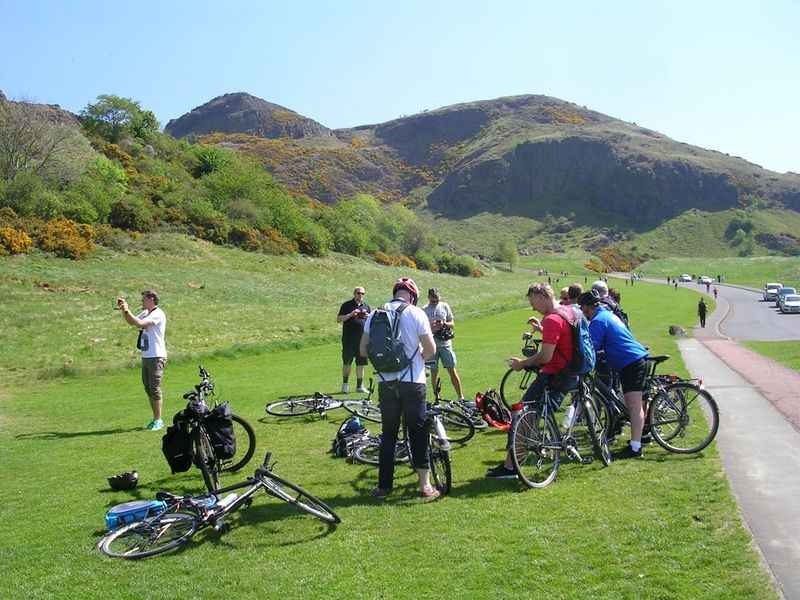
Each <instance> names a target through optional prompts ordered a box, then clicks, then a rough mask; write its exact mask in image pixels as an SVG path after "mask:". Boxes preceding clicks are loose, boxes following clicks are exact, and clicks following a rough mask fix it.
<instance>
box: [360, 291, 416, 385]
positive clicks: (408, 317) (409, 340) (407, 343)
mask: <svg viewBox="0 0 800 600" xmlns="http://www.w3.org/2000/svg"><path fill="white" fill-rule="evenodd" d="M401 302H402V301H401V300H392V301H391V302H387V303H386V304H384V305H383V308H384V309H391V308H397V307H398V306H400V304H401ZM374 314H375V313H374V312H372V313H370V315H369V317H367V321H366V322H365V323H364V333H367V334H368V333H369V327H370V325H371V324H372V317H373V315H374ZM399 328H400V338H401V339H402V340H403V347H404V348H405V351H406V356H411V355H412V354H413V355H414V358H413V359H412V360H411V367H410V368H407V369H405V370H404V371H398V372H394V373H381V374H380V376H379V379H380V380H381V381H395V380H396V379H398V378H399V379H400V381H409V382H413V383H425V361H424V360H423V358H422V346H421V345H420V343H419V338H421V337H422V336H424V335H430V334H431V324H430V322H429V321H428V316H427V315H426V314H425V312H424V311H423V310H422V309H421V308H419V307H417V306H414V305H413V304H409V305H408V306H407V307H406V308H405V309H404V310H403V313H402V314H401V315H400V325H399ZM415 351H416V354H415V353H414V352H415ZM381 377H382V379H381Z"/></svg>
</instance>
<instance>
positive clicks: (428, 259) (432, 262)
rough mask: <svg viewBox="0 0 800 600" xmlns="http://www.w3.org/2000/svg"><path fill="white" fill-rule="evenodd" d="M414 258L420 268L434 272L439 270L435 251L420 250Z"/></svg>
mask: <svg viewBox="0 0 800 600" xmlns="http://www.w3.org/2000/svg"><path fill="white" fill-rule="evenodd" d="M414 260H415V261H416V263H417V267H418V268H420V269H424V270H426V271H434V272H435V271H438V270H439V265H438V264H437V263H436V259H435V258H434V257H433V253H431V252H428V251H427V250H420V251H419V252H417V253H416V254H415V255H414Z"/></svg>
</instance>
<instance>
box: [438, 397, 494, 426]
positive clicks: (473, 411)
mask: <svg viewBox="0 0 800 600" xmlns="http://www.w3.org/2000/svg"><path fill="white" fill-rule="evenodd" d="M462 402H463V400H456V401H452V402H448V403H447V404H445V408H448V409H450V410H454V411H455V412H458V413H461V414H462V415H464V416H465V417H467V418H468V419H469V420H470V422H471V423H472V426H473V427H474V428H475V429H486V428H487V427H488V426H489V424H488V423H487V422H486V421H484V420H483V417H482V416H481V413H480V411H479V410H478V409H477V408H472V407H471V406H464V404H462Z"/></svg>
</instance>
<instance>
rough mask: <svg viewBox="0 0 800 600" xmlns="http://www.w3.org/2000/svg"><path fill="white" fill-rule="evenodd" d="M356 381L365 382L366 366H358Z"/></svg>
mask: <svg viewBox="0 0 800 600" xmlns="http://www.w3.org/2000/svg"><path fill="white" fill-rule="evenodd" d="M356 379H358V380H359V381H363V380H364V365H356Z"/></svg>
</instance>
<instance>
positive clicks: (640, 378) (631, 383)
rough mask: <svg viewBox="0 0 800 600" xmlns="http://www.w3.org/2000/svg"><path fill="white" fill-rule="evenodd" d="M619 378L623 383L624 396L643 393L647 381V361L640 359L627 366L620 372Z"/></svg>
mask: <svg viewBox="0 0 800 600" xmlns="http://www.w3.org/2000/svg"><path fill="white" fill-rule="evenodd" d="M619 378H620V382H621V383H622V393H623V394H625V393H627V392H641V391H643V390H644V382H645V380H646V379H647V360H646V359H645V358H640V359H639V360H635V361H633V362H632V363H631V364H629V365H625V366H624V367H622V370H621V371H620V372H619Z"/></svg>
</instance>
